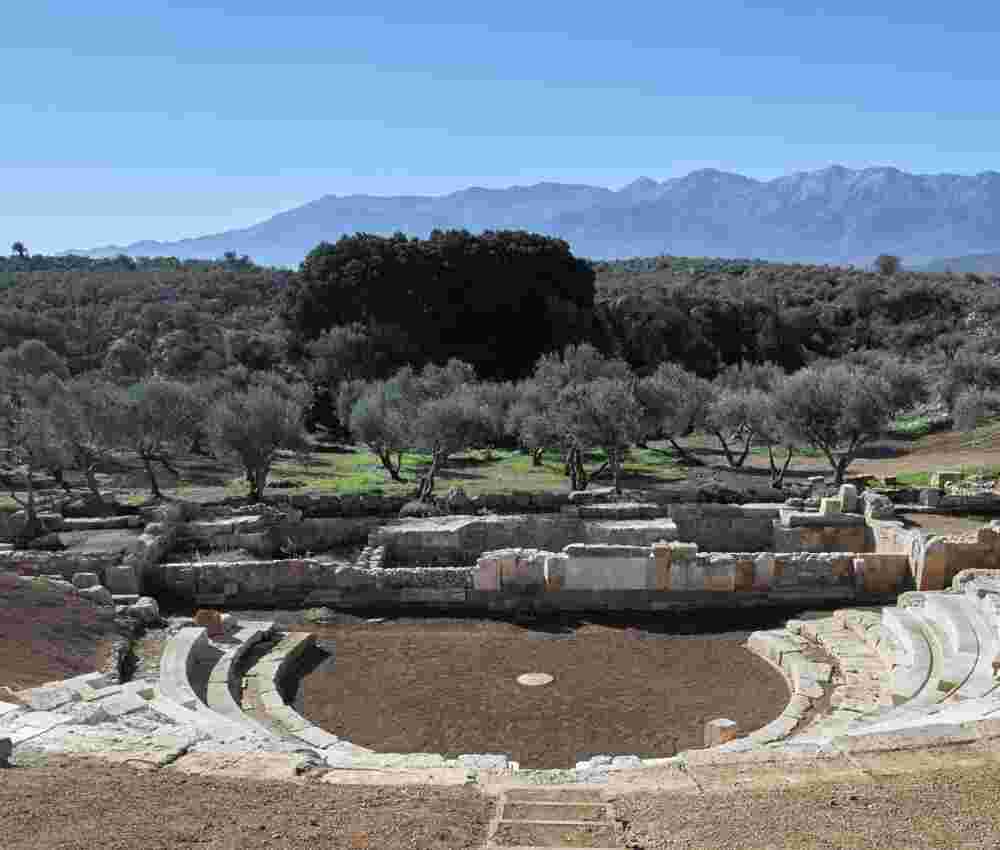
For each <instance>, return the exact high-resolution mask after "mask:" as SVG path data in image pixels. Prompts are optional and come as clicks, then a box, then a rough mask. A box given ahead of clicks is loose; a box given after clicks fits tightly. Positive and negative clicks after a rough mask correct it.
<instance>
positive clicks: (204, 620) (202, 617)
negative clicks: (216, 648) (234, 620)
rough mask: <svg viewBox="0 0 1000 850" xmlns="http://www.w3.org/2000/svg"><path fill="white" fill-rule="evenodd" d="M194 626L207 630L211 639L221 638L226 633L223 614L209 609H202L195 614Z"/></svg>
mask: <svg viewBox="0 0 1000 850" xmlns="http://www.w3.org/2000/svg"><path fill="white" fill-rule="evenodd" d="M194 624H195V625H196V626H201V627H202V628H204V629H205V633H206V634H207V635H208V636H209V637H220V636H222V635H224V634H225V633H226V629H225V627H224V626H223V624H222V613H221V612H220V611H213V610H211V609H209V608H202V609H200V610H198V611H195V613H194Z"/></svg>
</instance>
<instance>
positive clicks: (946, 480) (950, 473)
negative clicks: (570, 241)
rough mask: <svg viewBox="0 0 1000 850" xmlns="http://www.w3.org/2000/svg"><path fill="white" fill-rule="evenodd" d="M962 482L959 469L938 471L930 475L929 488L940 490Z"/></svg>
mask: <svg viewBox="0 0 1000 850" xmlns="http://www.w3.org/2000/svg"><path fill="white" fill-rule="evenodd" d="M961 480H962V470H960V469H939V470H937V471H936V472H934V473H932V474H931V486H932V487H937V488H939V489H941V490H943V489H945V486H946V485H948V484H954V483H956V482H958V481H961Z"/></svg>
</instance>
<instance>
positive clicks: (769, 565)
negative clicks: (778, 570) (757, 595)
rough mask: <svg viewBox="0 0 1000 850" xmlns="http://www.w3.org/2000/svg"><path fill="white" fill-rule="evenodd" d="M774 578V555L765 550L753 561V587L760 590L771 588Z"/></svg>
mask: <svg viewBox="0 0 1000 850" xmlns="http://www.w3.org/2000/svg"><path fill="white" fill-rule="evenodd" d="M773 580H774V555H772V554H771V553H769V552H764V553H762V554H760V555H758V556H757V557H756V558H755V559H754V562H753V584H752V589H753V590H756V591H758V592H762V591H766V590H770V589H771V583H772V581H773Z"/></svg>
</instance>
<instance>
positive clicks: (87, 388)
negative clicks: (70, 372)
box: [51, 377, 127, 502]
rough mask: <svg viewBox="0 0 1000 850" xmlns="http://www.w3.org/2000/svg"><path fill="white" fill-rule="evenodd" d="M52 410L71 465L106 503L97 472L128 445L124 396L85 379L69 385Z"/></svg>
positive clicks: (101, 382) (113, 388) (111, 386)
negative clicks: (120, 449)
mask: <svg viewBox="0 0 1000 850" xmlns="http://www.w3.org/2000/svg"><path fill="white" fill-rule="evenodd" d="M51 407H52V411H53V417H54V419H55V422H56V438H57V439H58V440H59V442H60V443H61V444H62V445H63V446H64V447H65V450H66V454H67V456H68V457H69V458H70V459H71V461H70V462H71V465H72V466H73V467H75V468H76V469H78V470H79V471H80V472H81V473H82V474H83V477H84V480H85V481H86V482H87V487H88V489H89V490H90V492H91V495H92V496H93V497H94V499H95V500H96V501H98V502H100V501H102V500H103V496H102V495H101V489H100V485H99V484H98V481H97V471H98V469H100V468H101V466H102V465H104V464H106V463H107V462H108V461H109V460H110V459H111V455H112V453H113V452H114V451H115V449H118V448H120V447H121V446H122V445H123V444H124V443H125V429H126V422H127V410H126V403H125V397H124V393H123V392H122V391H121V390H120V389H119V388H118V387H117V386H115V385H114V384H112V383H110V382H108V381H104V380H101V379H100V378H89V377H82V378H77V379H75V380H72V381H69V382H68V383H67V384H66V385H65V390H64V392H63V393H60V394H59V395H57V396H55V397H54V398H53V399H52V402H51Z"/></svg>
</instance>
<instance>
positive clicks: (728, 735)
mask: <svg viewBox="0 0 1000 850" xmlns="http://www.w3.org/2000/svg"><path fill="white" fill-rule="evenodd" d="M739 737H740V727H739V725H738V724H737V723H736V721H735V720H729V719H727V718H724V717H720V718H719V719H718V720H709V721H708V723H706V724H705V746H706V747H717V746H719V744H725V743H728V742H729V741H733V740H735V739H736V738H739Z"/></svg>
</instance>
